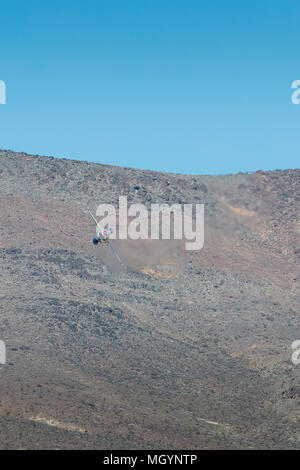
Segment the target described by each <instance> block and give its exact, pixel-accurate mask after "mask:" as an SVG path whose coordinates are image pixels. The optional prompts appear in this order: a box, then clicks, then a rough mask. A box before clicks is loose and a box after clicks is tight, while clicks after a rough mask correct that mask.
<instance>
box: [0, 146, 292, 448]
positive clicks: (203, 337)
mask: <svg viewBox="0 0 300 470" xmlns="http://www.w3.org/2000/svg"><path fill="white" fill-rule="evenodd" d="M199 173H201V168H200V167H199ZM119 195H126V196H128V203H133V202H142V203H144V204H146V205H147V206H148V207H150V204H151V203H162V202H166V203H169V204H171V203H205V243H204V248H203V249H202V250H201V251H185V250H184V249H183V246H182V244H181V243H178V242H176V243H175V242H174V241H150V240H149V241H148V240H144V241H136V242H134V241H126V240H124V241H121V240H116V241H113V242H112V243H113V244H114V246H115V247H116V248H117V250H118V251H119V253H120V254H121V256H122V258H123V260H124V264H125V268H122V267H121V266H120V265H119V264H118V262H117V260H116V259H115V258H114V257H113V255H112V253H111V252H110V251H109V250H108V249H107V248H103V247H95V246H93V245H92V243H91V239H92V238H93V236H94V227H93V225H92V224H91V220H90V218H89V216H88V214H87V210H86V209H87V205H89V206H90V207H91V208H92V209H93V210H94V211H95V209H96V207H97V206H98V204H100V203H103V202H105V203H111V204H117V203H118V198H119ZM299 203H300V170H286V171H273V172H262V171H258V172H256V173H253V174H237V175H226V176H202V175H199V176H194V175H193V176H186V175H175V174H167V173H157V172H153V171H140V170H134V169H130V168H119V167H112V166H107V165H100V164H93V163H88V162H79V161H71V160H66V159H55V158H49V157H40V156H31V155H27V154H24V153H14V152H10V151H4V150H3V151H0V260H1V264H0V339H1V340H3V341H5V343H6V347H7V363H6V365H2V366H0V448H2V449H64V448H68V449H136V448H141V449H142V448H143V449H168V448H169V449H193V448H194V449H232V448H233V449H242V448H247V449H253V448H256V449H271V448H272V449H279V448H281V449H282V448H284V449H295V448H298V449H299V448H300V425H299V421H300V383H299V376H300V366H295V365H294V364H293V363H292V361H291V355H292V349H291V344H292V342H293V341H294V340H296V339H300V322H299V314H300V309H299V304H300V302H299V300H300V299H299V281H300V273H299V265H300V262H299V261H300V219H299Z"/></svg>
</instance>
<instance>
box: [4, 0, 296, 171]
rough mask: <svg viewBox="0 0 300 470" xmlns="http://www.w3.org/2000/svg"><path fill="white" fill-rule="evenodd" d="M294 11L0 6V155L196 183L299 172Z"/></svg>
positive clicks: (186, 2)
mask: <svg viewBox="0 0 300 470" xmlns="http://www.w3.org/2000/svg"><path fill="white" fill-rule="evenodd" d="M299 18H300V3H299V1H298V0H297V1H294V0H289V1H288V2H286V1H284V0H281V1H277V0H272V1H271V0H270V1H268V0H259V1H257V0H252V1H248V0H238V1H237V0H236V1H235V0H224V1H221V0H210V1H208V0H207V1H201V0H180V1H179V0H127V1H125V0H109V1H108V0H105V1H103V0H97V1H96V0H95V1H94V0H84V1H83V0H82V1H77V0H72V1H68V0H60V1H57V0H54V1H51V2H50V1H47V2H46V1H44V2H41V1H37V0H27V1H24V0H22V1H16V0H11V1H10V2H5V3H4V2H1V29H0V60H1V61H0V80H4V81H5V82H6V86H7V104H6V105H0V148H6V149H12V150H16V151H25V152H28V153H33V154H41V155H53V156H56V157H67V158H73V159H80V160H88V161H94V162H99V163H107V164H112V165H121V166H129V167H135V168H144V169H153V170H160V171H171V172H180V173H194V174H195V173H196V174H203V173H206V174H207V173H208V174H221V173H222V174H223V173H235V172H239V171H243V172H244V171H255V170H257V169H264V170H269V169H276V168H281V169H284V168H295V167H298V168H299V161H300V158H299V150H300V149H299V137H298V136H299V131H300V105H293V104H292V102H291V94H292V89H291V83H292V81H293V80H296V79H300V63H299V56H300V49H299V44H300V37H299V36H300V30H299Z"/></svg>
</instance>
